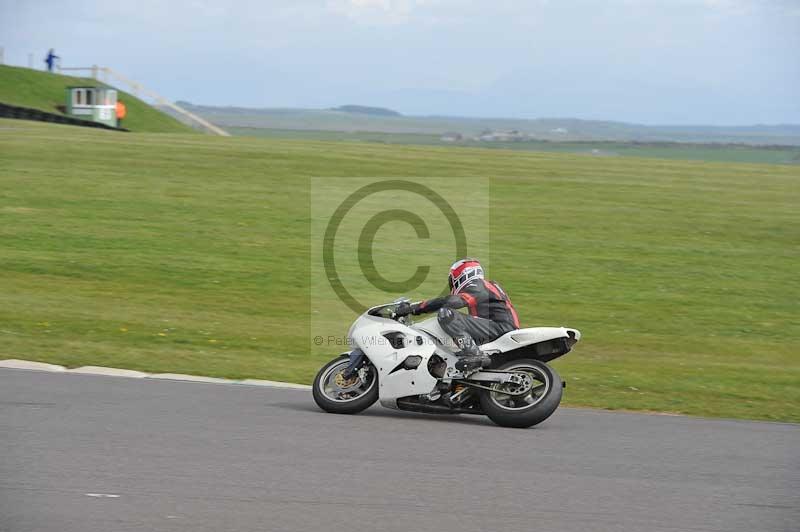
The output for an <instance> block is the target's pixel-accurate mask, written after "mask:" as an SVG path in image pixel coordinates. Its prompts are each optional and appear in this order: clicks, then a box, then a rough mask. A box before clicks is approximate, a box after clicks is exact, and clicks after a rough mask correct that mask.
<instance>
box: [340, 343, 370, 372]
mask: <svg viewBox="0 0 800 532" xmlns="http://www.w3.org/2000/svg"><path fill="white" fill-rule="evenodd" d="M366 359H367V355H365V354H364V351H362V350H361V349H359V348H358V347H356V348H355V349H353V350H352V351H350V363H349V364H348V365H347V368H346V369H345V370H344V371H343V372H342V377H344V378H345V379H350V378H352V377H353V376H354V375H355V374H356V372H357V371H358V369H359V368H360V367H361V364H363V363H364V361H365V360H366Z"/></svg>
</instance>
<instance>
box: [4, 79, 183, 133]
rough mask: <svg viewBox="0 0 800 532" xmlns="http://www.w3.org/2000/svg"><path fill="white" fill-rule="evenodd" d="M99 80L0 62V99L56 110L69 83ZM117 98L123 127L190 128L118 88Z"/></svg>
mask: <svg viewBox="0 0 800 532" xmlns="http://www.w3.org/2000/svg"><path fill="white" fill-rule="evenodd" d="M100 85H103V84H102V83H100V82H98V81H96V80H93V79H89V78H76V77H72V76H62V75H60V74H51V73H49V72H41V71H37V70H31V69H29V68H20V67H12V66H5V65H0V102H2V103H6V104H9V105H17V106H20V107H30V108H32V109H39V110H42V111H47V112H48V113H60V111H59V110H58V106H60V105H65V103H66V98H67V96H66V89H67V87H70V86H90V87H96V86H100ZM119 99H120V100H122V101H123V102H125V106H126V107H127V110H128V113H127V116H126V117H125V121H124V124H123V126H124V127H125V128H126V129H130V130H131V131H137V132H146V133H191V132H192V131H193V130H192V129H191V128H190V127H188V126H186V125H184V124H181V123H180V122H178V121H177V120H175V119H174V118H172V117H171V116H169V115H166V114H164V113H162V112H161V111H159V110H157V109H154V108H153V107H151V106H149V105H147V104H146V103H144V102H143V101H141V100H140V99H138V98H136V97H134V96H133V95H132V94H128V93H127V92H124V91H119Z"/></svg>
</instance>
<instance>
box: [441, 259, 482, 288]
mask: <svg viewBox="0 0 800 532" xmlns="http://www.w3.org/2000/svg"><path fill="white" fill-rule="evenodd" d="M473 279H483V268H482V267H481V263H480V262H478V261H477V260H475V259H461V260H458V261H456V262H454V263H453V265H452V266H450V275H449V276H448V277H447V284H449V285H450V292H451V293H453V294H457V293H458V291H459V290H461V289H462V288H463V287H464V285H466V284H467V283H468V282H470V281H471V280H473Z"/></svg>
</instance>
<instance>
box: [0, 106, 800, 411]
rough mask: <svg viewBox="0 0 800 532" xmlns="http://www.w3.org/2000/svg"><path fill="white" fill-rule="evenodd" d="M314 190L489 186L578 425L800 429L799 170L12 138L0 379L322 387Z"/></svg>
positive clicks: (139, 139)
mask: <svg viewBox="0 0 800 532" xmlns="http://www.w3.org/2000/svg"><path fill="white" fill-rule="evenodd" d="M313 176H320V177H325V176H331V177H330V178H331V179H332V180H333V179H335V177H333V176H385V177H395V176H401V177H404V176H453V177H456V176H482V177H488V178H490V179H491V189H490V190H491V226H490V236H491V249H492V254H491V262H490V263H491V271H490V272H489V273H490V276H491V277H493V278H495V279H498V280H499V281H501V282H502V283H503V285H504V287H505V288H506V289H507V290H508V292H509V293H510V294H511V295H512V298H513V300H514V302H515V305H516V306H517V308H518V310H519V312H520V314H521V316H522V319H523V321H524V322H525V323H526V324H528V325H560V324H565V325H570V326H573V327H577V328H579V329H581V331H582V332H583V334H584V339H583V341H582V343H581V344H579V345H578V346H577V348H576V350H575V351H574V352H573V353H571V354H569V355H568V356H566V357H564V358H563V359H561V360H558V361H556V362H555V366H556V368H557V369H558V370H559V371H560V372H561V374H562V375H563V376H564V378H565V379H566V380H567V381H568V382H569V387H568V388H567V390H566V394H565V401H566V403H567V404H571V405H587V406H595V407H603V408H615V409H636V410H655V411H667V412H681V413H687V414H696V415H704V416H724V417H737V418H752V419H765V420H783V421H794V422H800V360H799V359H798V355H797V344H798V340H800V320H798V319H797V318H798V296H800V281H798V275H797V270H798V264H800V260H799V259H800V228H798V216H797V210H798V206H799V205H800V186H798V185H799V184H800V168H798V167H796V166H781V165H745V164H717V163H701V162H682V161H676V160H654V159H637V158H622V157H618V158H592V157H585V156H576V155H571V154H559V153H533V152H523V151H504V150H479V149H469V148H460V149H452V148H437V147H419V146H399V145H394V146H385V145H380V144H375V143H371V144H360V143H341V142H339V143H336V142H322V141H316V142H315V141H296V140H295V141H292V140H274V139H259V138H217V137H213V138H212V137H207V136H203V135H172V134H158V135H151V134H119V133H115V132H109V131H95V130H90V129H84V128H74V127H69V126H58V125H50V124H40V123H34V122H25V121H14V120H0V224H1V225H0V272H2V275H0V294H2V305H0V340H2V341H1V342H0V358H24V359H33V360H40V361H47V362H53V363H59V364H66V365H68V366H77V365H84V364H93V365H103V366H117V367H126V368H132V369H139V370H147V371H159V372H166V371H169V372H181V373H195V374H205V375H214V376H222V377H232V378H238V377H261V378H270V379H276V380H289V381H296V382H304V383H308V382H310V380H311V379H312V377H313V375H314V373H315V371H316V369H317V368H318V367H319V366H320V365H321V364H322V363H323V362H324V357H323V356H322V355H320V354H313V355H312V354H309V321H310V316H311V309H310V293H309V276H310V257H309V249H310V244H309V217H310V214H309V179H310V178H311V177H313ZM454 184H456V186H457V182H456V180H455V179H454ZM385 245H387V246H389V245H391V242H386V243H385ZM442 275H443V276H444V272H443V274H442ZM412 295H414V296H418V297H422V296H425V295H427V294H412ZM342 321H343V322H342V324H341V327H342V332H344V331H346V329H347V327H348V326H349V321H350V318H349V317H346V316H345V317H343V318H342ZM331 354H334V353H331Z"/></svg>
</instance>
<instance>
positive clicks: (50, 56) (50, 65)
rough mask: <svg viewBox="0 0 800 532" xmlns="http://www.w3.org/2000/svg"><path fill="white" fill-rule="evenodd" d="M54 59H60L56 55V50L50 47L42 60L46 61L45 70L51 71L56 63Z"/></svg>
mask: <svg viewBox="0 0 800 532" xmlns="http://www.w3.org/2000/svg"><path fill="white" fill-rule="evenodd" d="M56 59H61V58H60V57H58V56H57V55H56V51H55V50H53V49H52V48H50V51H49V52H47V57H45V58H44V62H45V63H47V71H48V72H52V71H53V66H54V65H55V64H56Z"/></svg>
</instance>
